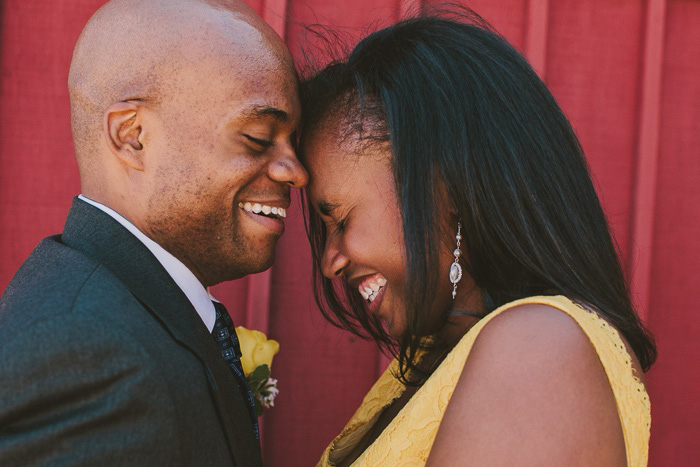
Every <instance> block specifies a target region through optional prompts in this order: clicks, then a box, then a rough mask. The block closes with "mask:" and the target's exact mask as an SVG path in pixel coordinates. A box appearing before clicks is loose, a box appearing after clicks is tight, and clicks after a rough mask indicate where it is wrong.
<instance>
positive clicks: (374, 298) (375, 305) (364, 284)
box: [357, 273, 387, 314]
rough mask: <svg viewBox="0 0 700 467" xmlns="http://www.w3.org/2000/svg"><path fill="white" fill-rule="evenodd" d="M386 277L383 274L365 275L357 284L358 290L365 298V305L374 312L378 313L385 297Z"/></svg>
mask: <svg viewBox="0 0 700 467" xmlns="http://www.w3.org/2000/svg"><path fill="white" fill-rule="evenodd" d="M386 283H387V281H386V279H385V278H384V276H382V275H381V274H379V273H377V274H372V275H370V276H367V277H365V278H364V279H363V280H362V281H361V282H360V284H359V285H358V286H357V291H358V292H359V293H360V295H362V298H363V299H365V306H366V307H367V309H368V310H369V311H370V313H372V314H377V311H378V310H379V307H380V306H381V304H382V298H383V297H384V287H385V286H386Z"/></svg>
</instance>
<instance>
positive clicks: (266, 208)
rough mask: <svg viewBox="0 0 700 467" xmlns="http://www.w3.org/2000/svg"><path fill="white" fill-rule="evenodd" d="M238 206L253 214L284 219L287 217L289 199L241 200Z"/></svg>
mask: <svg viewBox="0 0 700 467" xmlns="http://www.w3.org/2000/svg"><path fill="white" fill-rule="evenodd" d="M238 207H239V208H241V209H243V210H244V211H246V212H251V213H253V214H258V215H263V216H266V217H271V218H277V219H284V218H285V217H287V208H288V207H289V201H288V200H286V201H281V200H280V201H241V202H239V203H238Z"/></svg>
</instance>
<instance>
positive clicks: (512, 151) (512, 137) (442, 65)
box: [300, 12, 656, 383]
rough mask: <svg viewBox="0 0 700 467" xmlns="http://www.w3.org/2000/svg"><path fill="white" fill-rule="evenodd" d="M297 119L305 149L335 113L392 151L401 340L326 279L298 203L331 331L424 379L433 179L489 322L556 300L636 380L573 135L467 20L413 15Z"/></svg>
mask: <svg viewBox="0 0 700 467" xmlns="http://www.w3.org/2000/svg"><path fill="white" fill-rule="evenodd" d="M302 108H303V117H302V136H301V140H302V144H301V145H300V147H302V148H303V139H304V137H307V136H308V135H309V134H311V133H313V129H314V128H317V127H318V126H319V125H321V124H322V123H323V122H324V121H325V120H326V119H328V118H332V117H334V116H336V115H337V114H338V113H339V112H345V113H346V114H347V115H350V116H351V120H352V119H354V124H352V125H349V126H348V127H347V131H348V132H355V133H358V132H360V133H363V135H356V136H360V137H362V138H365V139H367V140H376V141H387V140H388V141H389V142H390V147H391V151H392V155H393V170H394V180H395V183H396V193H397V196H398V199H399V204H400V207H401V209H400V213H401V219H402V225H403V232H404V244H405V250H406V256H407V258H406V259H407V276H406V289H405V290H410V291H412V294H411V295H410V296H409V297H406V302H407V304H408V306H407V310H406V313H407V329H406V332H405V334H404V336H403V337H402V338H400V339H399V340H398V341H392V339H391V338H390V337H389V336H388V335H387V334H386V333H385V331H384V330H383V329H382V327H381V325H380V324H379V322H378V321H377V320H376V318H374V317H373V316H371V315H368V314H367V313H366V312H365V311H364V307H363V306H362V304H361V302H360V301H361V300H362V299H361V298H360V297H359V295H358V294H357V293H356V291H352V290H350V289H349V287H347V286H344V285H343V284H338V283H335V284H334V282H333V281H331V280H329V279H326V278H324V277H323V276H322V274H321V269H320V266H321V256H322V254H323V250H324V247H325V243H326V230H325V227H324V224H323V222H322V221H321V220H320V218H319V217H318V216H317V215H316V214H315V213H314V212H313V211H312V210H309V209H308V204H306V209H305V212H306V218H307V230H308V233H309V238H310V241H311V246H312V252H313V261H314V262H313V266H314V277H315V280H314V283H315V290H314V291H315V295H316V300H317V302H318V305H319V307H320V308H321V310H322V312H323V313H324V315H325V316H326V318H327V319H329V320H330V321H331V322H332V323H333V324H335V325H336V326H339V327H341V328H344V329H347V330H350V331H351V332H353V333H355V334H357V335H361V336H370V337H372V338H374V339H375V340H376V341H377V343H378V344H380V345H381V346H383V347H385V348H392V345H393V346H394V347H393V349H394V351H395V353H396V354H397V355H398V358H399V362H400V373H399V376H400V378H401V380H402V381H404V382H405V383H409V381H415V379H411V378H409V375H412V374H413V375H415V374H419V375H420V374H421V372H420V371H419V369H418V368H416V366H415V365H414V358H415V355H416V352H417V350H418V349H419V347H420V339H421V336H425V335H426V334H428V333H429V330H430V329H434V325H435V323H431V322H430V321H429V317H430V316H432V315H433V314H432V313H431V311H432V310H431V306H432V304H433V303H434V301H435V291H436V284H437V277H436V271H437V261H438V248H439V247H440V244H441V243H440V235H441V233H440V228H439V219H440V218H441V216H440V215H439V213H440V211H442V210H445V209H450V206H441V205H440V204H439V198H438V190H437V189H436V185H437V183H436V181H440V182H441V183H442V184H444V187H445V189H446V191H447V193H448V195H449V199H450V200H451V202H452V205H453V208H456V210H457V212H458V216H459V218H460V219H461V222H462V249H463V251H465V255H466V259H467V264H466V272H468V273H469V274H470V275H471V276H472V278H473V279H474V282H475V284H476V286H477V287H478V288H479V289H480V290H481V291H482V294H483V297H482V298H483V301H484V305H485V308H486V312H487V313H489V312H491V311H493V310H494V309H496V308H497V307H499V306H501V305H503V304H506V303H508V302H510V301H513V300H516V299H520V298H524V297H528V296H532V295H551V294H562V295H565V296H567V297H570V298H571V299H574V300H577V301H580V302H583V303H586V304H589V305H591V306H593V307H594V308H595V309H597V310H598V311H599V313H600V314H601V315H602V316H603V317H605V319H607V320H608V321H609V322H610V323H611V324H612V325H614V327H615V328H617V329H618V330H619V331H620V333H621V334H622V335H623V336H624V337H625V339H626V340H627V341H628V342H629V344H630V346H631V347H632V349H633V350H634V352H635V354H636V355H637V357H638V359H639V361H640V363H641V366H642V368H643V369H644V371H646V370H648V369H649V368H650V366H651V365H652V364H653V362H654V360H655V359H656V348H655V345H654V342H653V340H652V338H651V336H650V335H649V333H648V331H647V330H646V329H645V327H644V325H643V324H642V323H641V322H640V320H639V318H638V317H637V315H636V314H635V311H634V309H633V306H632V303H631V301H630V298H629V292H628V289H627V285H626V283H625V280H624V276H623V272H622V268H621V266H620V262H619V259H618V255H617V252H616V248H615V244H614V242H613V239H612V237H611V235H610V229H609V226H608V223H607V220H606V217H605V214H604V213H603V209H602V208H601V205H600V202H599V200H598V197H597V196H596V192H595V189H594V186H593V183H592V181H591V177H590V175H589V172H588V166H587V164H586V160H585V158H584V155H583V151H582V149H581V146H580V145H579V142H578V140H577V138H576V136H575V134H574V131H573V129H572V128H571V125H570V124H569V122H568V120H567V119H566V117H565V116H564V114H563V113H562V111H561V109H560V108H559V106H558V105H557V103H556V102H555V101H554V98H553V97H552V95H551V94H550V93H549V91H548V90H547V88H546V87H545V85H544V84H543V83H542V81H541V80H540V79H539V77H538V76H537V74H536V73H535V72H534V71H533V69H532V68H531V67H530V65H529V64H528V63H527V62H526V61H525V59H524V58H523V57H522V56H520V54H519V53H518V52H516V51H515V50H514V49H513V47H512V46H511V45H510V44H508V42H507V41H506V40H505V39H503V38H502V37H501V36H499V35H498V34H497V33H495V32H493V31H492V30H491V29H490V28H489V26H488V25H487V24H486V23H485V22H484V21H483V20H482V19H481V18H479V17H478V16H477V15H475V14H473V13H464V12H459V13H456V14H453V15H445V14H444V13H441V14H439V15H434V14H427V15H426V14H422V15H420V16H419V17H415V18H411V19H407V20H404V21H401V22H399V23H397V24H395V25H393V26H391V27H388V28H386V29H382V30H380V31H378V32H375V33H373V34H371V35H369V36H368V37H366V38H365V39H363V40H362V41H361V42H360V43H359V44H358V45H357V46H356V47H355V49H354V50H353V51H352V52H351V53H350V54H349V56H347V58H345V59H343V60H337V61H335V62H333V63H331V64H330V65H328V66H327V67H326V68H325V69H323V70H322V71H320V72H318V73H316V74H315V75H313V76H312V77H310V78H308V79H306V80H305V81H303V82H302ZM368 128H369V130H368ZM300 157H301V158H302V160H303V157H304V154H303V153H301V154H300ZM329 163H332V162H329ZM454 227H455V230H456V226H454ZM445 274H446V272H445ZM425 376H427V375H425V374H423V378H424V377H425Z"/></svg>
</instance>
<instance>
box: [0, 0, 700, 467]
mask: <svg viewBox="0 0 700 467" xmlns="http://www.w3.org/2000/svg"><path fill="white" fill-rule="evenodd" d="M103 3H104V0H52V1H46V0H5V2H4V3H3V5H2V12H1V13H2V20H1V21H2V22H1V25H0V28H1V29H0V34H1V35H2V36H1V41H0V62H1V71H2V72H1V74H0V116H1V117H0V118H1V120H0V290H4V288H5V287H6V286H7V284H8V283H9V281H10V280H11V278H12V276H13V275H14V273H15V271H16V270H17V268H18V267H19V265H20V264H21V263H22V262H23V261H24V259H25V258H26V257H27V255H28V254H29V253H30V252H31V250H32V249H33V248H34V247H35V246H36V244H37V243H38V242H39V241H40V240H41V239H42V238H43V237H45V236H47V235H51V234H54V233H57V232H60V231H61V229H62V227H63V222H64V220H65V216H66V214H67V212H68V209H69V206H70V201H71V198H72V197H73V196H75V195H76V194H77V193H79V190H80V187H79V180H78V171H77V166H76V163H75V160H74V157H73V149H72V143H71V133H70V125H69V107H68V92H67V86H66V82H67V76H68V66H69V63H70V58H71V52H72V49H73V46H74V44H75V41H76V39H77V38H78V35H79V33H80V31H81V29H82V27H83V26H84V25H85V23H86V21H87V19H88V18H89V17H90V16H91V15H92V13H94V11H96V10H97V8H99V6H101V5H102V4H103ZM249 3H250V5H251V6H252V7H253V8H255V9H256V11H258V12H259V13H260V14H261V16H262V17H263V18H264V19H265V20H266V21H267V22H268V23H270V24H271V25H272V26H273V27H274V28H275V29H276V30H277V31H278V32H279V33H280V35H282V36H283V37H284V38H285V40H286V42H287V43H288V45H289V46H290V48H291V50H292V52H293V53H294V54H295V56H296V57H297V58H300V57H301V55H300V43H302V42H303V41H304V38H303V36H304V34H303V32H304V29H303V26H304V25H309V24H312V23H321V24H327V25H334V26H336V27H340V28H342V29H343V31H345V33H347V35H348V37H350V38H356V37H359V36H361V35H362V33H363V32H364V31H366V30H367V29H368V27H369V25H370V24H371V23H375V24H380V25H381V24H390V23H392V22H394V21H396V20H397V19H398V18H400V17H401V16H402V15H404V14H405V13H406V12H408V11H411V10H412V9H416V8H421V7H422V6H425V5H426V3H427V2H425V1H423V2H421V1H420V0H374V1H369V0H354V1H349V0H345V1H337V0H336V1H322V0H304V1H298V0H286V1H285V0H257V1H253V0H250V1H249ZM466 3H468V5H469V6H470V7H472V8H473V9H474V10H475V11H477V12H478V13H480V14H481V15H482V16H483V17H485V18H486V19H487V20H488V21H490V22H491V23H492V24H493V25H494V26H495V27H496V29H498V30H499V31H500V32H501V33H502V34H503V35H504V36H506V37H507V38H508V39H509V40H510V41H511V42H512V43H513V44H514V45H515V46H516V47H517V48H518V49H520V50H521V51H522V52H523V53H524V54H525V55H526V56H527V57H528V58H529V59H530V61H531V62H532V63H533V65H534V66H535V68H536V69H537V70H538V72H539V73H540V74H541V76H542V77H543V78H544V80H545V81H546V82H547V84H548V85H549V87H550V89H551V90H552V92H553V93H554V95H555V97H556V98H557V99H558V100H559V102H560V104H561V106H562V107H563V109H564V111H565V112H566V114H567V115H568V116H569V118H570V120H571V122H572V124H573V126H574V128H575V130H576V131H577V133H578V135H579V137H580V139H581V142H582V144H583V147H584V149H585V151H586V154H587V157H588V160H589V163H590V166H591V169H592V172H593V175H594V177H595V181H596V184H597V187H598V190H599V194H600V196H601V198H602V199H603V202H604V205H605V208H606V212H607V213H608V217H609V220H610V222H611V224H612V227H613V230H614V233H615V235H616V238H617V241H618V243H619V246H620V251H621V254H622V256H623V260H624V262H625V264H626V266H627V271H628V274H629V277H630V281H631V285H632V288H633V291H634V297H635V300H636V301H637V304H638V306H639V309H640V312H641V314H642V316H643V317H644V319H645V320H646V322H647V323H648V324H649V326H650V327H651V329H652V331H653V333H654V334H655V336H656V338H657V342H658V346H659V360H658V362H657V364H656V366H655V367H654V368H653V369H652V370H651V372H650V373H649V374H648V382H649V391H650V395H651V401H652V416H653V422H652V438H651V452H650V465H652V466H676V465H689V464H691V463H692V460H693V459H698V458H700V448H699V447H698V446H700V444H698V443H697V439H698V438H700V398H698V397H697V396H695V394H697V393H698V391H699V390H700V371H698V366H699V365H698V363H699V362H700V343H699V341H698V338H697V337H696V336H698V335H700V317H699V315H698V313H697V312H696V302H695V300H698V301H699V302H700V215H699V214H700V207H698V206H700V183H699V181H700V151H699V150H698V148H699V147H700V2H698V1H696V0H647V1H640V0H607V1H604V0H557V1H556V2H555V1H551V2H550V1H548V0H474V1H470V2H466ZM543 183H546V181H545V180H543ZM287 224H288V229H287V233H286V234H285V236H284V237H283V238H282V240H281V241H280V243H279V247H278V255H277V258H278V260H277V262H276V264H275V266H274V267H273V268H272V270H270V271H268V272H265V273H262V274H258V275H256V276H251V277H248V278H246V279H243V280H240V281H236V282H232V283H228V284H223V285H220V286H218V287H217V288H216V290H215V294H216V295H217V297H219V298H220V299H221V300H222V301H223V302H224V303H225V304H226V305H227V306H228V308H229V310H231V312H232V314H233V316H234V319H235V321H236V323H240V324H244V325H246V326H249V327H254V328H257V329H261V330H263V331H266V332H267V333H268V334H269V335H270V336H271V337H273V338H275V339H277V340H279V341H280V343H281V351H280V354H279V355H278V357H277V359H276V360H275V365H274V368H273V374H274V376H275V377H277V378H278V379H279V381H280V389H281V393H280V396H279V399H278V401H277V403H276V405H275V407H274V409H272V410H270V411H269V412H268V414H267V415H265V417H264V423H263V425H264V426H263V430H264V432H263V435H264V436H263V445H264V456H265V460H266V464H267V465H272V466H276V465H280V466H281V465H284V466H297V465H298V466H306V465H311V464H313V463H314V462H315V461H316V460H317V459H318V456H319V455H320V453H321V451H322V450H323V448H324V447H325V446H326V444H327V443H328V442H329V441H330V440H331V439H332V437H333V436H334V435H335V434H337V433H338V431H339V430H340V429H341V428H342V426H343V425H344V423H345V421H346V420H347V419H348V417H349V416H350V415H351V414H352V412H353V411H354V409H355V408H356V407H357V405H358V404H359V402H360V401H361V399H362V397H363V395H364V393H365V392H366V390H367V389H368V388H369V386H370V385H371V384H372V382H373V381H374V380H375V379H376V377H377V375H378V373H379V372H380V371H381V369H382V368H383V367H384V365H385V364H386V361H385V360H384V359H383V358H382V357H381V356H380V355H379V353H378V352H377V351H376V349H375V348H374V346H373V345H372V344H369V343H366V342H362V341H360V340H358V339H356V338H354V337H352V336H350V335H348V334H346V333H342V332H339V331H337V330H335V329H332V328H331V327H329V326H328V325H327V324H326V323H325V322H324V320H323V319H322V317H321V316H320V314H319V312H318V311H317V309H316V307H315V305H314V303H313V298H312V296H311V283H310V272H311V271H310V261H309V247H308V244H307V241H306V238H305V235H304V229H303V223H302V220H301V216H300V210H299V204H298V200H296V202H295V203H294V205H293V207H292V208H291V209H290V218H289V219H288V222H287Z"/></svg>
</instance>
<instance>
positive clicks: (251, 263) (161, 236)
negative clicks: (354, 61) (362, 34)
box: [69, 0, 307, 285]
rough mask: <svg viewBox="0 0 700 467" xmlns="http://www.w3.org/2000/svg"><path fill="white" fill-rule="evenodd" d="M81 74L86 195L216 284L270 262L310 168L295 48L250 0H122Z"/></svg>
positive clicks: (85, 53)
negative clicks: (298, 140) (303, 146)
mask: <svg viewBox="0 0 700 467" xmlns="http://www.w3.org/2000/svg"><path fill="white" fill-rule="evenodd" d="M69 88H70V97H71V123H72V127H73V139H74V143H75V151H76V155H77V158H78V165H79V168H80V178H81V185H82V190H83V194H84V195H85V196H87V197H88V198H92V199H93V200H95V201H98V202H101V203H103V204H105V205H107V206H109V207H110V208H112V209H114V210H115V211H117V212H118V213H119V214H121V215H122V216H124V217H125V218H126V219H127V220H129V221H130V222H131V223H132V224H134V225H135V226H136V227H137V228H138V229H139V230H141V231H142V232H143V233H145V234H146V235H147V236H148V237H150V238H151V239H152V240H154V241H156V242H157V243H158V244H159V245H161V246H162V247H163V248H165V249H166V250H167V251H169V252H170V253H171V254H173V255H174V256H175V257H177V258H178V259H179V260H180V261H182V262H183V263H184V264H185V265H186V266H187V267H188V268H189V269H190V270H191V271H192V272H193V273H194V274H195V275H196V276H197V277H198V278H199V279H200V281H201V282H202V283H203V284H204V285H213V284H216V283H218V282H221V281H224V280H229V279H234V278H238V277H242V276H244V275H246V274H250V273H254V272H260V271H262V270H264V269H266V268H268V267H269V266H270V265H271V264H272V261H273V259H274V251H275V244H276V242H277V239H278V238H279V236H280V235H281V233H282V231H283V230H284V224H283V219H281V217H283V216H280V215H279V213H280V212H285V209H286V208H287V207H288V206H289V197H290V187H292V186H294V187H300V186H303V185H304V184H305V183H306V179H307V175H306V172H305V170H304V169H303V167H301V165H300V164H299V161H298V160H297V158H296V155H295V153H294V149H293V147H292V141H293V137H292V135H293V134H294V131H295V130H296V127H297V125H298V122H299V98H298V80H297V76H296V73H295V71H294V66H293V62H292V59H291V57H290V55H289V52H288V51H287V49H286V47H285V46H284V44H283V43H282V41H281V39H280V38H279V36H277V34H276V33H275V32H274V31H273V30H272V29H271V28H270V27H269V26H267V25H266V24H265V23H264V22H263V21H262V20H261V19H260V18H259V17H258V16H256V15H255V13H254V12H253V11H252V10H251V9H250V8H249V7H248V6H246V5H245V4H243V3H242V2H240V1H234V0H209V1H205V0H112V1H110V2H109V3H107V4H106V5H105V6H104V7H102V9H100V10H99V11H98V12H97V13H96V14H95V15H94V16H93V18H92V19H91V20H90V22H89V23H88V25H87V26H86V27H85V30H84V31H83V34H82V35H81V37H80V39H79V41H78V45H77V46H76V48H75V52H74V54H73V62H72V64H71V70H70V77H69ZM254 205H258V206H261V205H267V206H270V208H272V207H275V208H276V212H277V213H278V214H274V215H272V217H270V215H271V214H270V213H271V212H272V211H271V210H268V215H264V213H262V212H260V211H258V213H255V212H252V209H248V210H246V209H244V208H245V206H249V207H250V206H254Z"/></svg>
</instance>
